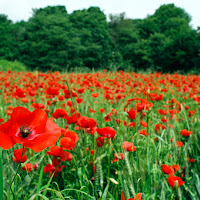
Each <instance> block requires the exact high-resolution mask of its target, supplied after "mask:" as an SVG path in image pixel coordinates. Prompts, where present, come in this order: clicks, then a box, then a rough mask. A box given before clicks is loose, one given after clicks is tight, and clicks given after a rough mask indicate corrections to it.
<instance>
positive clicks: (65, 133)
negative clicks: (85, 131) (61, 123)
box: [61, 129, 79, 142]
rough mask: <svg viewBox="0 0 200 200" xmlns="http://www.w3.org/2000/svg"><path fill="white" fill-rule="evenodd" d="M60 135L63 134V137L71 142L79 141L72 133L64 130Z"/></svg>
mask: <svg viewBox="0 0 200 200" xmlns="http://www.w3.org/2000/svg"><path fill="white" fill-rule="evenodd" d="M61 133H62V134H63V136H64V137H69V138H71V139H72V140H74V142H77V141H78V140H79V136H78V135H77V134H76V133H75V132H74V131H70V130H65V129H64V130H62V131H61Z"/></svg>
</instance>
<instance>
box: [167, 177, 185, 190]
mask: <svg viewBox="0 0 200 200" xmlns="http://www.w3.org/2000/svg"><path fill="white" fill-rule="evenodd" d="M167 181H168V183H169V185H170V186H171V187H172V188H173V189H174V187H175V186H176V189H178V188H179V187H180V186H181V185H183V184H184V183H185V182H184V181H182V179H181V178H180V177H178V176H172V175H171V176H169V178H168V180H167Z"/></svg>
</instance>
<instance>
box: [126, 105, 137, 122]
mask: <svg viewBox="0 0 200 200" xmlns="http://www.w3.org/2000/svg"><path fill="white" fill-rule="evenodd" d="M127 114H128V118H129V119H131V120H134V119H135V117H136V111H135V110H134V109H133V108H131V109H130V110H129V111H128V112H127Z"/></svg>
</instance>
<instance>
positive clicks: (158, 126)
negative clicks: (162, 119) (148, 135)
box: [155, 124, 166, 133]
mask: <svg viewBox="0 0 200 200" xmlns="http://www.w3.org/2000/svg"><path fill="white" fill-rule="evenodd" d="M161 129H162V130H164V129H166V127H165V126H164V125H162V124H156V125H155V131H156V132H157V133H161Z"/></svg>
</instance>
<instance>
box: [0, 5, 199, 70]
mask: <svg viewBox="0 0 200 200" xmlns="http://www.w3.org/2000/svg"><path fill="white" fill-rule="evenodd" d="M190 22H191V17H190V15H189V14H188V13H186V12H185V10H183V9H182V8H179V7H176V6H175V5H174V4H167V5H162V6H160V7H159V8H158V9H157V10H156V11H155V13H154V14H153V15H149V16H147V17H146V18H144V19H128V18H126V17H125V14H124V13H121V14H118V15H110V20H109V21H107V20H106V15H105V14H104V13H103V12H102V11H101V10H100V8H98V7H90V8H88V9H83V10H76V11H74V12H73V13H71V14H69V13H68V12H67V10H66V8H65V7H64V6H52V7H51V6H48V7H46V8H40V9H33V15H32V17H31V18H29V20H28V21H20V22H16V23H13V22H12V21H11V20H9V19H8V17H7V16H6V15H3V14H1V15H0V59H1V60H9V61H15V60H17V61H20V62H22V63H24V64H25V65H26V66H27V67H28V68H29V69H30V70H34V69H38V70H41V71H46V70H69V69H71V70H73V69H74V68H75V67H82V68H89V69H93V68H94V69H121V70H125V69H127V68H128V69H129V70H147V69H153V70H157V71H162V72H175V71H182V72H188V71H189V70H191V69H193V70H196V71H198V70H199V69H200V27H198V28H197V29H193V28H192V26H191V25H190ZM199 71H200V70H199Z"/></svg>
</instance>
